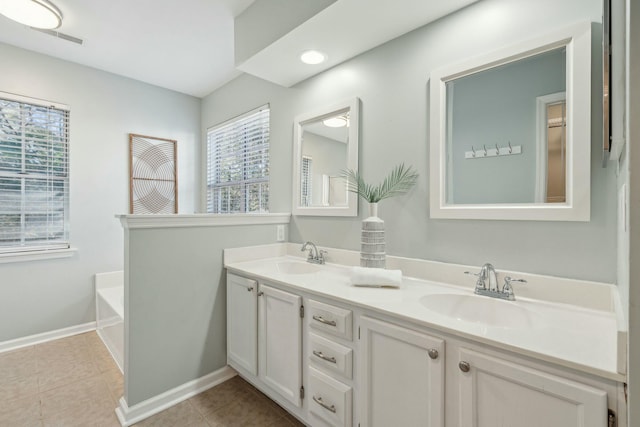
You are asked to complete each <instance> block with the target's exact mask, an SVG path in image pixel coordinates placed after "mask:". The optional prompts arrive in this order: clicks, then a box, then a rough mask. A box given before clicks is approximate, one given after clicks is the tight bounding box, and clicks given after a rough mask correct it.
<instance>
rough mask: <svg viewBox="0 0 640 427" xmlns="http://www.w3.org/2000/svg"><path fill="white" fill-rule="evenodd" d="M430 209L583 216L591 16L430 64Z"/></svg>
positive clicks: (508, 216)
mask: <svg viewBox="0 0 640 427" xmlns="http://www.w3.org/2000/svg"><path fill="white" fill-rule="evenodd" d="M430 92H431V93H430V141H429V144H430V150H429V152H430V213H431V217H432V218H452V219H456V218H459V219H496V220H541V221H588V220H589V218H590V168H591V24H590V23H581V24H576V25H572V26H570V27H566V28H563V29H561V30H558V31H555V32H553V33H550V34H547V35H545V36H542V37H539V38H536V39H534V40H529V41H526V42H522V43H519V44H517V45H513V46H510V47H508V48H505V49H502V50H499V51H495V52H492V53H490V54H486V55H482V56H479V57H476V58H473V59H471V60H467V61H464V62H461V63H458V64H454V65H451V66H447V67H443V68H440V69H438V70H435V71H434V72H433V73H432V74H431V79H430Z"/></svg>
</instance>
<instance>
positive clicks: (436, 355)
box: [427, 348, 438, 360]
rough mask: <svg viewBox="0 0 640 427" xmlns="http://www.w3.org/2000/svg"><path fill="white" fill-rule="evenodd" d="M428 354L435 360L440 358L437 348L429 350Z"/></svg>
mask: <svg viewBox="0 0 640 427" xmlns="http://www.w3.org/2000/svg"><path fill="white" fill-rule="evenodd" d="M427 354H428V355H429V357H430V358H432V359H433V360H435V359H437V358H438V350H436V349H435V348H430V349H429V350H427Z"/></svg>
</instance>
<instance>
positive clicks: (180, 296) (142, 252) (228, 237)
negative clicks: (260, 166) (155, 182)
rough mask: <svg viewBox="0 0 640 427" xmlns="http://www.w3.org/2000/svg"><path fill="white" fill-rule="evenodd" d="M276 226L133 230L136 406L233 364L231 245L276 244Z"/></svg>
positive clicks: (129, 323)
mask: <svg viewBox="0 0 640 427" xmlns="http://www.w3.org/2000/svg"><path fill="white" fill-rule="evenodd" d="M275 237H276V225H251V226H226V227H194V228H158V229H130V230H128V231H127V236H126V238H125V243H126V245H127V246H126V250H125V254H126V260H125V266H126V271H125V274H127V275H128V277H127V278H125V282H126V286H125V337H126V338H125V339H126V341H127V344H126V346H125V365H126V368H125V374H126V375H125V399H126V401H127V404H128V405H129V407H131V406H133V405H135V404H137V403H140V402H142V401H144V400H147V399H149V398H151V397H154V396H157V395H159V394H161V393H163V392H165V391H167V390H170V389H172V388H174V387H177V386H180V385H182V384H184V383H186V382H189V381H191V380H195V379H197V378H200V377H202V376H204V375H207V374H209V373H211V372H213V371H215V370H217V369H220V368H222V367H224V366H225V365H226V364H227V345H226V343H227V341H226V340H227V332H226V314H227V309H226V304H227V300H226V277H225V272H224V269H223V256H222V251H223V249H225V248H234V247H241V246H250V245H258V244H266V243H275Z"/></svg>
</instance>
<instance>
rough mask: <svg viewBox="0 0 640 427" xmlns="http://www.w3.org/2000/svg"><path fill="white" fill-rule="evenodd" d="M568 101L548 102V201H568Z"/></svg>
mask: <svg viewBox="0 0 640 427" xmlns="http://www.w3.org/2000/svg"><path fill="white" fill-rule="evenodd" d="M566 140H567V103H566V101H561V102H557V103H551V104H547V194H546V198H545V201H546V202H547V203H564V202H565V201H566V178H565V177H566V173H565V172H566V164H567V163H566Z"/></svg>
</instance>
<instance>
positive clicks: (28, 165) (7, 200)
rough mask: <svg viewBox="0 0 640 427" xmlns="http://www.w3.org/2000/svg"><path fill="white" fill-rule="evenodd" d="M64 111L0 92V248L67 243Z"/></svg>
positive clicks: (27, 248) (35, 247)
mask: <svg viewBox="0 0 640 427" xmlns="http://www.w3.org/2000/svg"><path fill="white" fill-rule="evenodd" d="M68 206H69V111H68V110H67V109H66V108H65V107H61V106H52V105H48V103H47V102H46V101H38V100H32V99H31V98H24V97H17V96H13V95H9V94H3V93H0V253H7V252H19V251H31V250H45V249H60V248H68V247H69V227H68Z"/></svg>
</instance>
